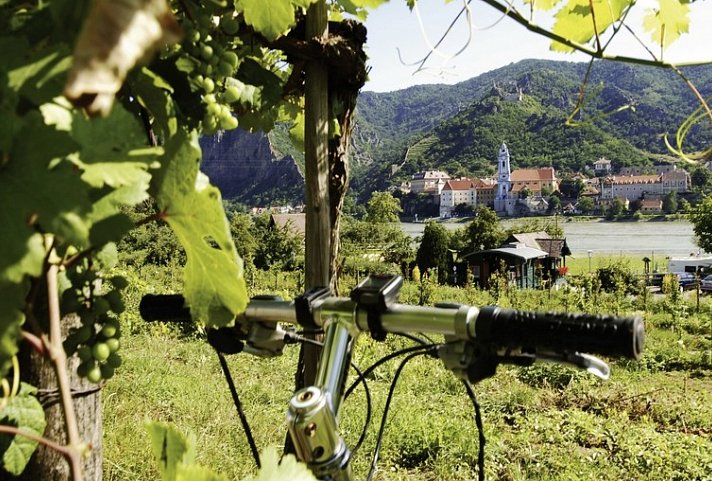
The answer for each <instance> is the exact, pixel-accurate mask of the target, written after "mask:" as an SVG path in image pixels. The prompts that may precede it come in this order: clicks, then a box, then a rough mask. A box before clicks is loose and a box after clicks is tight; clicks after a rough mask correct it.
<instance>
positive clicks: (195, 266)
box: [154, 131, 247, 326]
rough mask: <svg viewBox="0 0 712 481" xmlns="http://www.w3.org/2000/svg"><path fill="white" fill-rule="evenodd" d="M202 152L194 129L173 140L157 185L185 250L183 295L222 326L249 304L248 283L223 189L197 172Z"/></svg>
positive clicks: (198, 314)
mask: <svg viewBox="0 0 712 481" xmlns="http://www.w3.org/2000/svg"><path fill="white" fill-rule="evenodd" d="M200 155H201V151H200V146H199V144H198V138H197V134H196V133H195V132H191V133H186V132H183V131H181V132H179V133H178V135H176V136H175V137H173V138H171V139H169V140H168V142H167V143H166V155H165V160H164V162H163V167H162V170H161V171H160V172H158V173H157V174H156V175H155V176H154V180H155V184H154V185H155V187H154V189H155V191H156V195H155V197H156V200H157V202H158V205H159V206H160V208H161V209H162V210H163V213H164V219H165V220H166V222H168V224H169V225H170V226H171V227H172V228H173V231H174V232H175V234H176V236H177V237H178V240H179V241H180V243H181V245H183V247H184V248H185V251H186V256H187V262H186V265H185V288H184V295H185V297H186V301H187V304H188V306H189V307H190V311H191V314H192V316H193V318H195V319H197V320H200V321H203V322H205V323H207V324H208V325H218V326H219V325H226V324H227V323H229V322H230V321H231V320H232V319H234V317H235V315H237V314H238V313H240V312H242V311H243V310H244V309H245V307H246V305H247V288H246V285H245V280H244V278H243V266H242V260H241V259H240V258H239V256H238V255H237V250H236V249H235V244H234V243H233V241H232V237H231V236H230V228H229V223H228V221H227V218H226V217H225V211H224V210H223V207H222V200H221V197H220V191H219V190H218V189H217V188H216V187H214V186H212V185H210V184H209V182H208V181H207V177H205V176H204V175H203V174H201V173H199V172H198V161H199V159H200Z"/></svg>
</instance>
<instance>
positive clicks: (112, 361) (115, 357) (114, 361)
mask: <svg viewBox="0 0 712 481" xmlns="http://www.w3.org/2000/svg"><path fill="white" fill-rule="evenodd" d="M121 362H122V359H121V356H120V355H119V354H118V353H115V352H112V353H111V355H110V356H109V358H108V359H107V360H106V365H107V366H111V367H113V368H114V369H116V368H118V367H119V366H121Z"/></svg>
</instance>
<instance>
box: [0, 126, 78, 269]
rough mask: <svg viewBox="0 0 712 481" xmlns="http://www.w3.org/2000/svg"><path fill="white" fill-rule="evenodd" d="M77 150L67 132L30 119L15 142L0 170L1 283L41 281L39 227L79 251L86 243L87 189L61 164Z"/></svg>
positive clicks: (42, 254) (64, 164)
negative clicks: (28, 278) (34, 278)
mask: <svg viewBox="0 0 712 481" xmlns="http://www.w3.org/2000/svg"><path fill="white" fill-rule="evenodd" d="M76 150H77V145H76V143H74V141H72V139H71V138H70V137H69V134H68V133H67V132H61V131H59V130H56V129H54V128H52V127H50V126H47V125H44V123H43V122H42V120H41V118H39V115H34V114H30V115H27V116H26V121H25V125H23V127H22V129H21V130H20V131H19V132H18V135H17V136H16V137H15V142H14V144H13V146H12V149H11V150H10V160H9V162H8V163H7V164H5V165H4V166H3V168H2V169H0V205H3V206H13V208H12V209H7V208H4V209H0V225H2V226H3V235H2V236H0V280H10V281H13V282H19V281H20V280H21V279H22V278H23V277H24V275H25V274H30V275H35V276H36V275H39V273H40V270H41V267H42V262H43V257H44V249H43V248H42V239H41V237H38V236H39V234H37V231H36V225H39V226H40V227H41V228H42V230H44V231H45V232H53V233H55V234H56V235H57V236H58V237H59V238H60V240H64V241H68V242H70V243H72V244H74V245H76V246H80V247H81V246H86V245H87V243H88V236H89V226H88V225H87V223H86V220H85V219H84V216H85V215H86V214H87V213H88V212H89V211H90V210H91V204H90V201H89V193H88V190H89V189H88V186H87V185H86V184H85V183H84V182H82V181H81V179H80V178H79V175H78V173H77V172H76V171H75V170H74V169H73V168H72V166H71V165H70V164H69V163H68V162H66V161H63V160H61V158H62V157H64V156H66V155H67V154H69V153H70V152H74V151H76Z"/></svg>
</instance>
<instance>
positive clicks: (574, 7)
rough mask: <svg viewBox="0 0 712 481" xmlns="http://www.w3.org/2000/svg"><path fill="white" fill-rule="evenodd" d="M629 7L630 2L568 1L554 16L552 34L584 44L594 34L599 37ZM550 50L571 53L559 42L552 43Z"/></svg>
mask: <svg viewBox="0 0 712 481" xmlns="http://www.w3.org/2000/svg"><path fill="white" fill-rule="evenodd" d="M630 5H631V1H630V0H569V1H568V3H567V4H566V5H564V7H563V8H562V9H561V10H559V12H558V13H557V14H556V23H554V27H553V32H554V33H556V34H558V35H561V36H562V37H565V38H568V39H570V40H573V41H574V42H578V43H581V44H586V43H588V42H590V41H591V40H592V39H593V38H594V36H595V34H596V32H597V33H598V34H599V35H601V34H602V33H603V32H605V31H606V29H608V28H609V27H610V26H611V25H613V23H614V22H616V21H618V20H619V19H620V18H621V16H622V15H623V13H624V12H625V11H626V9H627V8H628V7H630ZM592 7H593V9H592ZM591 13H594V14H595V20H596V24H595V29H594V23H593V21H594V15H591ZM551 50H555V51H560V52H572V51H573V49H572V48H571V47H569V46H567V45H564V44H562V43H559V42H552V44H551Z"/></svg>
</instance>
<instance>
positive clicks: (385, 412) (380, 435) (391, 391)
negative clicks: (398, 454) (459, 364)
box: [366, 345, 437, 481]
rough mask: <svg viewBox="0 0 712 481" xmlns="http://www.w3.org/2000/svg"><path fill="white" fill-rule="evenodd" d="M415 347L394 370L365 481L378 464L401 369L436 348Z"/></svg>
mask: <svg viewBox="0 0 712 481" xmlns="http://www.w3.org/2000/svg"><path fill="white" fill-rule="evenodd" d="M416 347H419V348H420V350H419V351H416V352H411V353H410V354H409V355H408V356H406V358H405V359H403V360H402V361H401V363H400V364H399V365H398V368H397V369H396V373H395V374H394V375H393V381H392V382H391V387H390V388H389V389H388V397H387V398H386V405H385V406H384V408H383V416H382V417H381V427H380V428H379V429H378V436H377V438H376V447H375V448H374V450H373V458H372V459H371V468H370V469H369V471H368V476H367V477H366V481H371V478H373V475H374V473H375V472H376V465H377V464H378V453H379V452H380V450H381V443H382V442H383V432H384V431H385V428H386V420H387V418H388V410H389V409H390V405H391V400H392V399H393V394H394V393H395V389H396V384H397V383H398V379H399V378H400V375H401V372H403V368H404V367H405V365H406V364H408V362H409V361H411V360H412V359H414V358H416V357H418V356H424V355H426V354H432V353H433V352H436V350H437V346H435V345H431V346H416ZM423 347H426V348H427V350H424V349H423Z"/></svg>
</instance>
